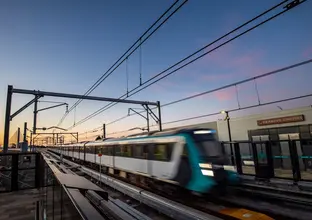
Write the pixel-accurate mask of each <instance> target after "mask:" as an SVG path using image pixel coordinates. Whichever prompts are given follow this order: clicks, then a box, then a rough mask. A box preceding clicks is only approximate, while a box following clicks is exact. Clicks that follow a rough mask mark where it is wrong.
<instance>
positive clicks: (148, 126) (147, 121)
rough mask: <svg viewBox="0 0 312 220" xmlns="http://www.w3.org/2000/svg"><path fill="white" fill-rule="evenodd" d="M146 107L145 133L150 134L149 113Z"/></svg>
mask: <svg viewBox="0 0 312 220" xmlns="http://www.w3.org/2000/svg"><path fill="white" fill-rule="evenodd" d="M148 110H149V109H148V106H147V107H146V123H147V132H150V124H149V112H148Z"/></svg>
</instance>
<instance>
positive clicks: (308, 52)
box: [302, 47, 312, 58]
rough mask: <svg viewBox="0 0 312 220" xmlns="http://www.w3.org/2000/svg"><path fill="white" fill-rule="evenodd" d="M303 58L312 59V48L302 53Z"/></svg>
mask: <svg viewBox="0 0 312 220" xmlns="http://www.w3.org/2000/svg"><path fill="white" fill-rule="evenodd" d="M302 55H303V57H305V58H310V57H311V56H312V47H309V48H307V49H305V50H304V51H303V53H302Z"/></svg>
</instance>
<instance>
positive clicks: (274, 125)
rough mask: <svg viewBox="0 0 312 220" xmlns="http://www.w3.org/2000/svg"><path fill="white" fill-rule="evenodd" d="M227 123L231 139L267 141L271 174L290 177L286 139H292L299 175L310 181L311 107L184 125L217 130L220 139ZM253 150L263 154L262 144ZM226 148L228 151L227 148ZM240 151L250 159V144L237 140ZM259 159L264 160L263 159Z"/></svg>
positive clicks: (226, 133) (224, 136)
mask: <svg viewBox="0 0 312 220" xmlns="http://www.w3.org/2000/svg"><path fill="white" fill-rule="evenodd" d="M228 123H229V126H230V135H231V138H232V141H267V140H270V141H271V142H270V143H271V151H272V156H273V157H274V158H275V159H274V172H275V176H279V177H283V178H292V175H293V174H292V163H291V155H292V154H293V153H291V152H292V149H291V148H292V146H290V145H289V142H288V140H296V141H295V146H294V147H295V148H296V155H297V157H298V158H299V167H300V170H301V175H302V178H304V179H309V180H312V175H311V174H312V107H304V108H296V109H291V110H279V111H275V112H270V113H264V114H257V115H250V116H245V117H237V118H230V119H229V120H228V121H227V120H218V121H215V122H208V123H203V124H195V125H191V126H187V127H199V128H212V129H215V130H216V131H217V135H218V138H219V140H220V141H229V129H228ZM299 139H300V140H299ZM228 147H229V146H228ZM256 150H257V154H258V155H260V154H265V153H266V150H265V144H257V145H256ZM226 151H227V152H228V153H229V148H226ZM240 154H241V156H242V159H243V162H244V163H245V165H246V164H247V162H252V161H251V160H252V158H253V156H252V155H253V153H252V147H251V145H250V144H248V143H245V144H244V143H240ZM263 160H264V161H263V162H264V163H266V159H263ZM249 165H253V164H249ZM243 169H246V170H248V173H254V172H255V171H252V170H251V169H250V167H246V166H243ZM245 172H246V171H245Z"/></svg>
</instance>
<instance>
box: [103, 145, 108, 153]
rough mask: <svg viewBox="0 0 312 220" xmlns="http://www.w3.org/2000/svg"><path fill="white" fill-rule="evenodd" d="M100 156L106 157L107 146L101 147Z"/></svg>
mask: <svg viewBox="0 0 312 220" xmlns="http://www.w3.org/2000/svg"><path fill="white" fill-rule="evenodd" d="M102 154H104V155H108V146H103V147H102Z"/></svg>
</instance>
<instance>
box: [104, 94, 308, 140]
mask: <svg viewBox="0 0 312 220" xmlns="http://www.w3.org/2000/svg"><path fill="white" fill-rule="evenodd" d="M308 97H312V93H310V94H306V95H301V96H295V97H291V98H286V99H281V100H278V101H271V102H266V103H261V104H255V105H250V106H246V107H241V108H233V109H230V110H227V112H229V113H230V112H237V111H242V110H247V109H250V108H255V107H259V106H266V105H272V104H276V103H281V102H287V101H293V100H296V99H302V98H308ZM220 114H222V113H221V112H220V111H218V112H214V113H210V114H203V115H197V116H193V117H188V118H182V119H177V120H173V121H167V122H164V123H163V125H168V124H174V123H178V122H184V121H189V120H194V119H200V118H206V117H211V116H217V115H220ZM156 126H157V124H156V125H151V126H150V127H156ZM139 127H143V128H144V127H146V125H142V126H139ZM124 132H129V129H128V130H123V131H116V132H112V133H108V134H107V135H112V134H119V133H124Z"/></svg>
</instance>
